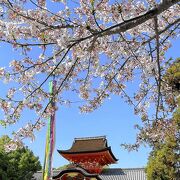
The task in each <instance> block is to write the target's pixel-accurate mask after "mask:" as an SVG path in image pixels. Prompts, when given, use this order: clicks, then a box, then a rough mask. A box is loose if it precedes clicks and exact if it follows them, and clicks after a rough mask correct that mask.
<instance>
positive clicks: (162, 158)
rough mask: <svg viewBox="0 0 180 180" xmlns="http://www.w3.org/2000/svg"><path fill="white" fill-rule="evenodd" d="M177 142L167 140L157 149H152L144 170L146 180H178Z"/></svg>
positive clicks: (178, 157) (178, 158)
mask: <svg viewBox="0 0 180 180" xmlns="http://www.w3.org/2000/svg"><path fill="white" fill-rule="evenodd" d="M178 146H179V145H178V141H177V140H176V139H174V138H169V139H167V140H166V142H165V143H163V144H161V145H160V146H159V147H156V148H154V150H153V151H152V152H151V154H150V156H149V161H148V165H147V168H146V172H147V179H148V180H174V179H178V163H179V162H180V156H179V154H178Z"/></svg>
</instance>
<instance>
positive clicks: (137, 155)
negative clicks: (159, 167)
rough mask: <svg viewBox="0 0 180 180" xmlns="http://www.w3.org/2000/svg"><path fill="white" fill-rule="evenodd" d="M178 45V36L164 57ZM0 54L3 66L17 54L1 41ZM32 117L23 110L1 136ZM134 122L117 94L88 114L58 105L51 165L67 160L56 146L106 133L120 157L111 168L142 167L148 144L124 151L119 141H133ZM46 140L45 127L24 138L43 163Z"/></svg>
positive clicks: (135, 118) (66, 146) (174, 54)
mask: <svg viewBox="0 0 180 180" xmlns="http://www.w3.org/2000/svg"><path fill="white" fill-rule="evenodd" d="M179 47H180V42H179V41H178V39H177V40H176V41H174V42H173V46H172V48H171V49H170V50H169V51H168V53H167V58H168V57H174V58H176V57H180V52H179V51H178V48H179ZM0 54H1V56H0V66H3V67H4V66H8V63H9V61H10V60H11V59H13V58H17V57H18V56H19V55H18V53H17V52H14V51H13V50H12V49H11V48H10V47H9V46H6V45H4V44H1V46H0ZM7 86H8V85H5V84H2V82H0V87H1V91H0V95H1V97H2V96H4V95H5V94H6V90H7ZM132 88H133V86H132ZM33 117H34V116H33V114H32V113H31V112H29V111H27V112H24V114H23V116H22V118H21V120H20V121H19V123H18V125H12V126H10V127H7V128H6V129H5V128H3V127H0V136H2V135H4V134H8V135H10V136H11V132H12V131H16V130H18V128H19V127H20V126H22V125H24V124H25V123H26V122H27V120H29V119H31V118H33ZM0 118H3V117H2V114H0ZM137 123H140V118H139V117H138V116H135V115H134V114H133V109H132V108H131V107H129V106H128V105H127V104H126V103H124V102H123V100H122V99H121V98H120V97H118V96H113V97H111V99H110V100H107V101H105V103H104V104H103V105H102V107H100V108H99V109H98V110H96V111H94V112H92V113H90V114H80V113H79V109H78V104H73V106H71V107H59V110H58V112H57V114H56V146H55V152H54V160H53V166H54V167H59V166H62V165H64V164H66V163H67V161H66V160H65V159H63V158H62V157H60V155H59V154H58V153H57V149H61V150H65V149H69V148H70V147H71V145H72V142H73V139H74V138H76V137H89V136H101V135H106V137H107V140H108V144H109V146H111V148H112V151H113V153H114V155H115V156H116V158H117V159H119V161H118V164H115V165H112V167H121V168H130V167H144V166H145V165H146V162H147V157H148V153H149V152H150V149H149V148H148V147H141V148H140V149H139V151H138V152H127V150H124V149H123V148H122V147H121V146H120V144H121V143H125V142H126V143H133V142H135V137H136V134H137V132H138V131H137V130H135V129H134V125H135V124H137ZM45 139H46V128H43V129H42V130H41V131H40V132H38V133H36V141H35V142H32V143H31V142H30V140H29V139H27V140H25V144H26V145H27V146H28V147H29V148H30V149H31V150H33V152H34V154H35V155H37V156H39V158H40V161H41V163H42V164H43V159H44V150H45Z"/></svg>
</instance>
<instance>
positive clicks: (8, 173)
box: [0, 136, 41, 180]
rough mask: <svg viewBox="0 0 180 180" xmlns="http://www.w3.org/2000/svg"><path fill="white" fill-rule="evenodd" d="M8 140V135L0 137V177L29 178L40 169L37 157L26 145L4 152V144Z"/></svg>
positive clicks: (4, 179) (28, 179)
mask: <svg viewBox="0 0 180 180" xmlns="http://www.w3.org/2000/svg"><path fill="white" fill-rule="evenodd" d="M9 141H10V138H9V137H8V136H2V137H1V138H0V179H2V180H11V179H13V180H22V179H23V180H30V179H31V178H32V175H33V174H34V173H35V172H36V171H37V170H40V169H41V164H40V162H39V159H38V157H35V156H34V154H33V152H32V151H30V150H29V149H28V148H27V147H26V148H25V147H24V148H22V149H17V150H15V151H12V152H5V150H4V145H5V144H6V143H8V142H9Z"/></svg>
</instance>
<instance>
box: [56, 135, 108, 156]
mask: <svg viewBox="0 0 180 180" xmlns="http://www.w3.org/2000/svg"><path fill="white" fill-rule="evenodd" d="M107 147H108V146H107V140H106V137H105V136H98V137H86V138H75V139H74V142H73V144H72V146H71V148H70V149H68V150H59V152H63V153H76V152H87V151H88V152H90V151H99V150H102V149H106V148H107Z"/></svg>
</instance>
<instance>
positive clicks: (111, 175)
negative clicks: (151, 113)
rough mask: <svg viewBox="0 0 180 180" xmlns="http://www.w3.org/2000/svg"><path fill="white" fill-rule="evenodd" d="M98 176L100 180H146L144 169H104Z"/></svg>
mask: <svg viewBox="0 0 180 180" xmlns="http://www.w3.org/2000/svg"><path fill="white" fill-rule="evenodd" d="M99 176H100V178H101V179H102V180H146V174H145V170H144V168H128V169H121V168H114V169H105V170H104V171H103V172H102V174H100V175H99Z"/></svg>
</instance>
